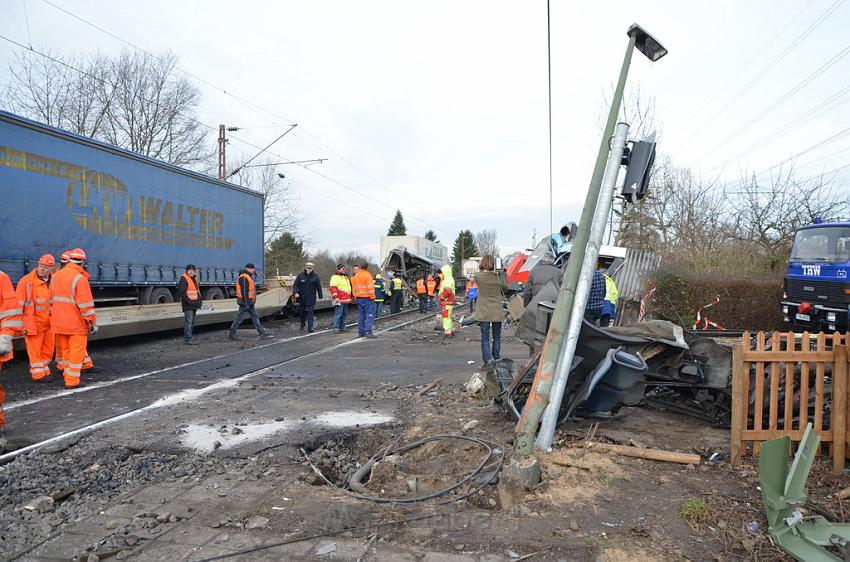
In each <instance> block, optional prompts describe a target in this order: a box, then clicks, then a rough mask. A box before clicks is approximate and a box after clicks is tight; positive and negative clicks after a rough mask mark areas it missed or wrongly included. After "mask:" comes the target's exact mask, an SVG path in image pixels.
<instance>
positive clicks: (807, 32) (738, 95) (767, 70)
mask: <svg viewBox="0 0 850 562" xmlns="http://www.w3.org/2000/svg"><path fill="white" fill-rule="evenodd" d="M844 2H845V0H836V1H835V2H834V3H833V4H832V5H830V6H829V7H828V8H827V9H826V10H824V11H823V12H822V13H821V14H820V15H819V16H818V17H817V18H816V19H815V21H814V22H812V23H811V24H809V26H808V27H807V28H806V29H804V30H803V32H802V33H800V34H799V35H798V36H797V37H796V38H794V39H793V40H792V41H791V43H789V44H788V46H786V47H785V49H783V50H782V51H780V53H779V54H778V55H777V56H776V57H774V58H773V59H771V61H770V62H769V63H768V64H767V66H765V67H764V68H763V69H762V70H761V71H760V72H759V73H758V74H756V76H755V77H753V79H751V80H750V81H749V82H748V83H747V84H746V85H745V86H744V87H743V88H742V89H741V90H739V91H738V92H737V93H736V94H735V95H734V96H732V98H731V99H730V100H729V102H727V103H726V105H724V106H723V107H722V108H721V109H720V110H719V111H716V112H715V113H713V114H712V115H711V116H710V117H709V118H707V119H706V120H705V122H703V124H702V125H700V126H699V127H698V128H697V129H696V131H694V132H693V133H691V134H690V135H689V136H688V137H687V138H685V139H684V140H682V141H681V142H680V143H679V144H677V145H676V147H675V148H674V149H673V152H677V151H678V150H679V149H680V148H682V147H683V146H685V145H686V144H687V143H688V142H690V141H691V140H692V139H694V138H696V137H697V136H699V135H700V134H701V133H702V132H703V131H704V130H705V129H706V127H708V126H709V125H711V124H712V123H716V122H717V118H718V117H720V116H721V115H723V114H724V113H726V112H727V111H728V110H729V109H730V108H731V107H732V106H733V105H735V103H737V102H738V100H740V99H741V98H742V97H743V96H744V95H745V94H747V93H748V92H749V91H750V90H752V89H753V87H755V85H756V84H758V83H759V82H760V81H761V80H762V78H764V77H765V76H767V74H769V73H770V71H771V70H773V69H774V68H775V67H776V66H777V65H778V64H779V63H780V62H782V60H783V59H784V58H785V57H787V56H788V55H789V54H790V53H791V52H792V51H793V50H794V49H796V48H797V47H798V46H799V45H800V44H801V43H802V42H803V41H805V39H806V38H808V37H809V35H811V34H812V32H814V30H815V29H817V28H818V27H819V26H820V25H821V24H822V23H823V22H824V21H826V19H827V18H828V17H829V16H830V15H831V14H832V13H833V12H835V10H837V9H838V8H839V7H840V6H841V5H842V4H843V3H844ZM810 4H811V3H810ZM810 4H809V5H810ZM809 5H807V6H806V7H805V8H803V10H801V11H800V12H799V13H798V14H797V15H796V16H794V17H793V18H792V19H791V21H790V22H789V23H788V24H787V25H786V26H785V27H784V28H782V31H780V33H779V34H777V37H778V36H779V35H781V34H782V33H784V32H785V30H786V29H788V28H789V27H790V26H791V24H793V23H794V22H795V21H796V20H797V19H798V18H799V17H800V16H801V15H802V13H803V12H805V11H806V9H807V8H808V7H809ZM777 37H774V39H771V41H769V42H768V44H767V45H765V46H764V47H763V48H762V49H761V50H760V51H759V55H760V54H761V53H762V52H764V51H765V50H766V49H767V47H768V46H770V44H772V43H773V41H775V39H776V38H777ZM757 57H758V55H756V57H754V59H753V60H755V58H757ZM753 60H751V61H750V62H749V63H748V64H747V65H746V66H745V67H744V70H746V68H748V67H749V66H750V64H752V62H753ZM741 74H743V70H742V71H741V72H739V73H738V75H736V79H737V77H738V76H740V75H741ZM733 81H734V80H733ZM727 87H728V86H727ZM725 88H726V87H724V90H725Z"/></svg>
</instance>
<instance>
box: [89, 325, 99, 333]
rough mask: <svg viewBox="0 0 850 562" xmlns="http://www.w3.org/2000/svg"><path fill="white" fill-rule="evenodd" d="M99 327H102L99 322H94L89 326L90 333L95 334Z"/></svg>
mask: <svg viewBox="0 0 850 562" xmlns="http://www.w3.org/2000/svg"><path fill="white" fill-rule="evenodd" d="M99 329H100V328H99V327H98V325H97V324H92V325H91V326H89V334H91V335H95V334H96V333H97V331H98V330H99Z"/></svg>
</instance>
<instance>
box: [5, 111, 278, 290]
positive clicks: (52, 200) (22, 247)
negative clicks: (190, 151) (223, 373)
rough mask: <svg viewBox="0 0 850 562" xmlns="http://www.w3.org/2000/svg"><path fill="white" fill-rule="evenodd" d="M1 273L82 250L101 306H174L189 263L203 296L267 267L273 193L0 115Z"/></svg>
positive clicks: (23, 269) (18, 273) (259, 278)
mask: <svg viewBox="0 0 850 562" xmlns="http://www.w3.org/2000/svg"><path fill="white" fill-rule="evenodd" d="M0 194H2V199H0V200H2V204H0V270H3V271H5V272H6V273H8V274H9V276H10V277H11V278H12V281H13V282H15V283H16V282H17V281H18V279H19V278H20V277H21V276H23V275H24V274H25V273H27V272H28V271H30V270H32V269H33V268H34V267H35V265H36V262H37V260H38V258H39V256H41V255H42V254H45V253H51V254H53V255H54V257H56V259H57V260H58V258H59V256H60V254H61V253H62V252H63V251H65V250H68V249H72V248H82V249H83V250H85V252H86V254H87V255H88V271H89V273H90V274H91V280H90V281H91V285H92V289H93V293H94V296H95V301H96V302H98V306H104V305H123V304H162V303H169V302H173V301H174V300H175V299H176V295H175V287H176V285H177V282H178V281H179V279H180V276H181V275H182V274H183V271H184V269H185V266H186V265H187V264H189V263H192V264H195V265H196V266H197V272H198V278H199V282H200V287H201V290H202V293H203V296H204V298H205V299H207V300H214V299H221V298H228V297H229V296H231V295H232V293H233V287H234V285H235V283H236V278H237V277H238V276H239V270H240V269H241V268H242V267H243V266H244V265H245V264H246V263H248V262H252V263H254V264H255V265H256V266H257V273H256V278H257V281H258V283H260V284H261V283H262V280H263V279H264V275H263V273H264V271H263V196H262V194H260V193H258V192H255V191H252V190H249V189H246V188H243V187H240V186H237V185H233V184H230V183H227V182H224V181H219V180H217V179H214V178H211V177H208V176H205V175H203V174H199V173H196V172H192V171H189V170H186V169H183V168H180V167H177V166H173V165H170V164H166V163H164V162H161V161H158V160H154V159H152V158H148V157H145V156H142V155H140V154H136V153H134V152H130V151H128V150H124V149H121V148H117V147H114V146H111V145H109V144H106V143H103V142H99V141H95V140H92V139H89V138H86V137H82V136H79V135H75V134H72V133H69V132H67V131H63V130H60V129H56V128H53V127H49V126H47V125H44V124H41V123H37V122H35V121H31V120H29V119H25V118H22V117H19V116H17V115H13V114H11V113H7V112H5V111H0Z"/></svg>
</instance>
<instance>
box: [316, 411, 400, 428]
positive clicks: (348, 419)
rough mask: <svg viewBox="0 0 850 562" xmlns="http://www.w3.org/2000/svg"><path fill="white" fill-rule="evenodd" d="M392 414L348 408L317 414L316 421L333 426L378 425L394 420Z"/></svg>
mask: <svg viewBox="0 0 850 562" xmlns="http://www.w3.org/2000/svg"><path fill="white" fill-rule="evenodd" d="M392 420H393V418H392V417H391V416H385V415H383V414H378V413H375V412H358V411H356V410H347V411H344V412H325V413H323V414H319V415H317V416H316V419H315V421H316V422H317V423H320V424H322V425H329V426H331V427H354V426H361V427H362V426H368V425H378V424H381V423H386V422H388V421H392Z"/></svg>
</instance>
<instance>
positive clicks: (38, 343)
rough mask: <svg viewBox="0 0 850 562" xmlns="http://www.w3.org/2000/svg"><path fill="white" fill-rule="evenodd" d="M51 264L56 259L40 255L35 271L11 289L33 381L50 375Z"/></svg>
mask: <svg viewBox="0 0 850 562" xmlns="http://www.w3.org/2000/svg"><path fill="white" fill-rule="evenodd" d="M55 265H56V259H55V258H54V257H53V256H52V255H50V254H44V255H43V256H41V257H40V258H39V260H38V264H37V265H36V268H35V269H33V270H32V271H30V272H29V273H27V274H26V275H24V276H23V277H21V279H20V281H18V286H17V288H16V289H15V292H16V293H17V295H18V303H19V304H20V305H21V309H22V310H23V312H24V331H25V332H26V333H25V336H24V341H25V342H26V344H27V355H28V356H29V360H30V375H31V376H32V380H34V381H38V380H44V379H46V378H47V377H49V376H50V362H51V361H53V352H54V348H55V347H56V345H55V344H56V335H55V334H54V333H53V329H52V328H51V327H50V296H51V294H50V275H51V274H52V273H53V267H54V266H55Z"/></svg>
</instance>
